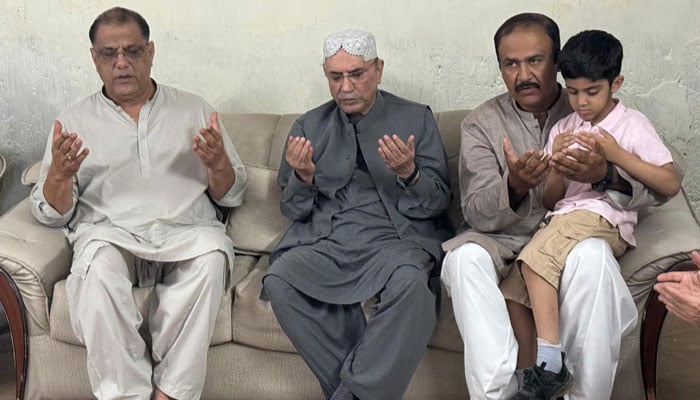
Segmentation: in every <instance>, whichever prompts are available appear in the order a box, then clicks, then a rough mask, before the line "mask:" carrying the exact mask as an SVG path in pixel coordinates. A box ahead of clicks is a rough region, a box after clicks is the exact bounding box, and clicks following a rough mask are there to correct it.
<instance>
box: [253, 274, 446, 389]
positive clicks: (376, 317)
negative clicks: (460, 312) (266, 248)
mask: <svg viewBox="0 0 700 400" xmlns="http://www.w3.org/2000/svg"><path fill="white" fill-rule="evenodd" d="M427 281H428V276H427V273H426V272H425V271H421V270H419V269H418V268H416V267H413V266H410V265H404V266H401V267H398V268H397V269H396V270H395V271H394V273H393V274H392V275H391V276H390V277H389V279H388V281H387V282H386V284H385V286H384V288H383V289H382V290H381V291H380V292H379V293H378V294H377V296H378V302H377V303H376V304H375V305H374V306H373V310H372V311H373V313H371V315H370V316H369V319H368V320H365V316H364V313H363V311H362V307H361V305H360V303H355V304H348V305H344V304H328V303H324V302H321V301H318V300H315V299H313V298H311V297H309V296H307V295H305V294H304V293H302V292H300V291H298V290H297V289H295V288H294V287H292V286H291V285H290V284H288V283H287V282H286V281H284V280H283V279H281V278H280V277H278V276H276V275H268V276H266V277H265V282H264V285H265V293H266V295H267V296H268V298H269V299H270V302H271V304H272V309H273V311H274V313H275V316H276V317H277V319H278V321H279V323H280V325H281V326H282V329H283V330H284V331H285V333H286V334H287V336H288V337H289V339H290V340H291V341H292V344H294V347H295V348H296V349H297V351H298V352H299V354H300V355H301V356H302V357H303V358H304V361H305V362H306V364H307V365H308V366H309V368H310V369H311V371H312V372H313V373H314V375H316V378H317V379H318V380H319V383H320V384H321V389H322V390H323V394H324V396H325V397H326V398H327V399H328V398H331V397H332V396H333V394H334V393H335V392H336V390H338V389H339V388H341V389H342V390H347V389H349V390H350V391H351V392H352V394H354V395H355V396H356V397H358V398H360V399H361V400H392V399H396V400H398V399H401V397H402V396H403V393H404V392H405V391H406V388H407V387H408V384H409V383H410V381H411V377H412V376H413V374H414V372H415V370H416V368H417V367H418V363H419V362H420V360H421V359H422V357H423V354H424V353H425V350H426V347H427V345H428V341H429V340H430V337H431V336H432V333H433V329H434V327H435V323H436V321H437V310H436V307H435V302H436V298H435V295H434V294H433V292H432V291H431V290H430V289H429V287H428V282H427ZM336 398H337V395H336Z"/></svg>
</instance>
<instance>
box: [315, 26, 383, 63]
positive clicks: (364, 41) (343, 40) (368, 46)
mask: <svg viewBox="0 0 700 400" xmlns="http://www.w3.org/2000/svg"><path fill="white" fill-rule="evenodd" d="M340 49H343V50H345V52H346V53H348V54H352V55H353V56H362V58H363V59H364V60H365V61H369V60H372V59H374V58H377V42H375V40H374V35H373V34H371V33H369V32H367V31H363V30H359V29H344V30H342V31H338V32H334V33H331V34H330V35H328V36H327V37H326V38H325V39H324V40H323V60H324V61H325V60H326V58H328V57H333V56H334V55H335V53H337V52H338V51H339V50H340Z"/></svg>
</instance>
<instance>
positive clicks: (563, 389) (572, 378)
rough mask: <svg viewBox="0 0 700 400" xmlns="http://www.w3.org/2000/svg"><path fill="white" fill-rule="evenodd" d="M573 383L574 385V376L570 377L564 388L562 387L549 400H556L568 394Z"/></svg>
mask: <svg viewBox="0 0 700 400" xmlns="http://www.w3.org/2000/svg"><path fill="white" fill-rule="evenodd" d="M573 383H574V377H573V375H569V379H567V380H566V382H564V384H563V385H562V387H560V388H559V390H557V391H556V393H554V394H553V395H552V396H551V397H549V398H548V399H547V400H556V399H557V398H558V397H561V396H562V395H564V394H565V393H566V392H567V390H569V388H570V387H571V384H573Z"/></svg>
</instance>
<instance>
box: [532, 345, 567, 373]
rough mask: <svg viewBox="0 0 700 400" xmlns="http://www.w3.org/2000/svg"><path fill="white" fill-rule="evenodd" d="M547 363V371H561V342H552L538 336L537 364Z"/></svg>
mask: <svg viewBox="0 0 700 400" xmlns="http://www.w3.org/2000/svg"><path fill="white" fill-rule="evenodd" d="M543 362H544V363H545V365H544V369H545V371H550V372H554V373H558V372H559V371H561V363H562V360H561V343H558V344H552V343H549V342H548V341H546V340H544V339H541V338H537V364H536V365H542V363H543Z"/></svg>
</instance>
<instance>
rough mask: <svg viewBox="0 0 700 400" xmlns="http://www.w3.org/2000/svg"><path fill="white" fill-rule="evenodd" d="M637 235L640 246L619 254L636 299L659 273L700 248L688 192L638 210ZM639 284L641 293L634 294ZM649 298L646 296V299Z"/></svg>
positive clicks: (624, 274) (626, 279)
mask: <svg viewBox="0 0 700 400" xmlns="http://www.w3.org/2000/svg"><path fill="white" fill-rule="evenodd" d="M634 236H635V238H636V239H637V247H636V248H635V249H632V250H630V251H628V252H627V253H625V254H624V255H623V256H622V257H620V260H619V261H620V267H621V272H622V276H623V277H624V278H625V281H627V284H628V286H630V290H631V291H632V295H633V296H635V300H641V299H640V298H639V297H638V295H641V294H643V295H644V296H643V297H646V296H645V295H646V294H647V293H648V289H649V287H651V285H652V284H653V283H654V282H655V281H656V275H658V274H660V273H661V272H665V271H667V270H668V269H669V268H671V267H672V266H673V265H675V264H677V263H679V262H683V261H685V260H688V259H690V256H689V254H688V253H690V251H691V250H695V249H698V248H700V226H699V225H698V221H697V220H696V219H695V216H694V215H693V212H692V211H691V209H690V205H689V204H688V200H687V198H686V197H685V193H684V192H681V193H679V194H678V195H676V196H675V197H674V198H672V199H670V200H669V201H668V202H666V203H664V204H662V205H660V206H658V207H653V208H650V209H648V210H644V211H642V212H640V213H639V221H638V224H637V226H636V227H635V232H634ZM635 286H640V287H639V289H640V293H635ZM644 300H646V299H644Z"/></svg>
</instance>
